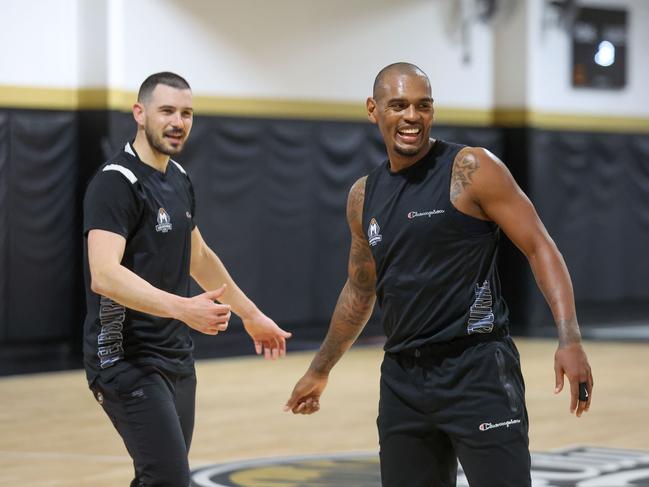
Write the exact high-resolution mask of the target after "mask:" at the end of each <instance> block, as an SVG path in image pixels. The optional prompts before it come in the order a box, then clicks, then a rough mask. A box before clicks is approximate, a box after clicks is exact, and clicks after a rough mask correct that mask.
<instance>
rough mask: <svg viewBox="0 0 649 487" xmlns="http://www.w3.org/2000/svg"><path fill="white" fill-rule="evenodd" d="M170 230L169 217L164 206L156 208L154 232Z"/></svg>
mask: <svg viewBox="0 0 649 487" xmlns="http://www.w3.org/2000/svg"><path fill="white" fill-rule="evenodd" d="M169 230H171V218H170V217H169V213H167V212H166V211H165V209H164V208H160V209H159V210H158V224H157V225H156V226H155V231H156V232H162V233H167V232H168V231H169Z"/></svg>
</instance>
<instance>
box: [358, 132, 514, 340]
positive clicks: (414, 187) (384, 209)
mask: <svg viewBox="0 0 649 487" xmlns="http://www.w3.org/2000/svg"><path fill="white" fill-rule="evenodd" d="M462 147H463V146H461V145H458V144H452V143H449V142H444V141H442V140H437V141H436V142H435V143H434V145H433V147H432V148H431V149H430V151H429V152H428V154H427V155H426V156H424V157H423V158H422V159H420V160H419V161H417V162H416V163H415V164H413V165H412V166H410V167H408V168H406V169H404V170H402V171H399V172H396V173H392V172H390V166H389V162H386V163H384V164H382V165H381V166H379V167H377V168H376V169H374V170H373V171H372V172H371V173H370V174H369V175H368V177H367V180H366V182H365V201H364V205H363V228H364V229H365V231H366V232H367V239H368V243H369V245H370V249H371V251H372V255H373V256H374V261H375V264H376V277H377V282H376V295H377V302H378V304H379V306H380V307H381V315H382V324H383V329H384V331H385V333H386V335H387V338H388V339H387V341H386V344H385V350H386V351H388V352H393V353H397V352H399V351H401V350H404V349H408V348H415V347H419V346H422V345H425V344H427V343H433V342H444V341H448V340H452V339H454V338H458V337H462V336H467V335H471V334H474V333H490V332H492V331H494V330H495V329H497V328H499V327H502V326H505V325H506V324H507V320H508V311H507V306H506V304H505V301H504V300H503V298H502V296H501V292H500V282H499V279H498V272H497V268H496V252H497V248H498V240H499V235H500V231H499V229H498V226H497V225H496V224H495V223H493V222H488V221H484V220H479V219H477V218H473V217H471V216H468V215H465V214H464V213H461V212H460V211H458V210H457V209H456V208H455V207H454V206H453V204H452V203H451V200H450V183H451V172H452V168H453V161H454V159H455V156H456V155H457V153H458V152H459V151H460V149H462Z"/></svg>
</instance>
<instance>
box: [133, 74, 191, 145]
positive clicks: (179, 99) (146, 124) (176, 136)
mask: <svg viewBox="0 0 649 487" xmlns="http://www.w3.org/2000/svg"><path fill="white" fill-rule="evenodd" d="M138 106H139V110H138V112H139V113H137V114H136V120H137V122H138V124H139V125H140V128H141V129H143V130H144V133H145V135H146V140H147V142H148V143H149V146H150V147H151V149H152V150H153V151H154V152H157V153H158V154H163V155H165V156H174V155H176V154H178V153H179V152H180V151H181V150H182V148H183V145H184V144H185V141H186V140H187V137H189V132H190V131H191V128H192V122H193V116H194V111H193V108H192V92H191V90H189V89H179V88H174V87H171V86H168V85H164V84H159V85H157V86H156V87H155V88H154V90H153V91H152V92H151V94H150V96H148V97H147V98H146V99H145V100H144V101H143V102H138V103H137V104H136V107H138Z"/></svg>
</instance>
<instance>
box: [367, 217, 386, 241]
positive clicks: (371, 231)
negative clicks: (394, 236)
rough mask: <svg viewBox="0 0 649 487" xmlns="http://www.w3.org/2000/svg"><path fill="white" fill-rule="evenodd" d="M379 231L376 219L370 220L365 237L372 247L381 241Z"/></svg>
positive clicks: (381, 237)
mask: <svg viewBox="0 0 649 487" xmlns="http://www.w3.org/2000/svg"><path fill="white" fill-rule="evenodd" d="M380 231H381V227H379V224H378V223H377V222H376V218H372V219H371V220H370V226H369V228H368V229H367V237H368V239H369V241H370V245H371V246H372V247H373V246H375V245H376V244H377V243H379V242H380V241H381V240H383V236H382V235H381V234H380V233H379V232H380Z"/></svg>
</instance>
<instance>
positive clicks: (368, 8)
mask: <svg viewBox="0 0 649 487" xmlns="http://www.w3.org/2000/svg"><path fill="white" fill-rule="evenodd" d="M509 3H510V4H512V3H513V4H517V5H518V8H517V9H516V10H515V13H514V15H513V16H511V17H510V18H503V19H499V21H498V22H495V23H494V24H492V25H485V24H483V23H479V22H474V23H472V24H471V27H470V29H469V32H470V46H469V52H470V54H471V62H470V63H464V62H463V60H462V54H463V50H462V47H461V42H460V35H459V34H460V30H459V17H458V10H459V9H460V8H461V7H462V6H464V7H466V6H467V5H469V6H470V5H472V0H400V1H398V2H397V1H394V0H327V1H323V0H272V1H268V0H238V1H234V2H233V1H225V0H137V1H128V2H127V1H126V0H21V1H16V0H0V12H2V14H1V16H2V17H1V18H2V25H3V28H2V29H0V43H1V45H3V46H8V48H7V47H6V48H4V49H2V50H0V66H2V69H0V89H1V88H2V85H20V86H35V87H39V86H40V87H47V88H52V87H62V88H72V89H75V88H94V87H109V88H113V89H120V90H128V91H135V90H136V89H137V88H138V86H139V84H140V82H141V81H142V80H143V79H144V77H145V76H147V75H148V74H150V73H152V72H155V71H159V70H173V71H177V72H179V73H180V74H182V75H184V76H185V77H186V78H187V79H188V80H189V81H190V83H191V84H192V86H193V88H194V91H195V93H197V94H201V95H213V96H220V97H243V98H270V99H295V100H315V101H322V100H331V101H341V102H353V103H356V102H359V103H360V102H362V101H363V100H364V99H365V97H366V96H367V95H368V94H369V93H370V90H371V85H372V81H373V78H374V76H375V74H376V72H377V71H378V70H379V69H380V68H381V67H382V66H384V65H386V64H388V63H391V62H394V61H398V60H405V61H411V62H414V63H416V64H418V65H419V66H421V67H422V68H423V69H424V70H425V71H426V72H427V73H428V74H429V75H430V78H431V81H432V85H433V92H434V93H433V94H434V96H435V98H436V100H437V103H438V105H441V106H443V107H450V108H467V109H475V110H490V109H492V108H494V107H505V108H528V109H531V110H535V111H545V112H564V113H590V114H607V115H621V116H625V115H631V116H644V117H647V116H649V99H648V97H649V94H648V93H649V89H647V87H648V86H649V56H647V55H646V54H644V53H643V49H644V47H645V46H647V45H649V28H647V27H646V26H647V25H649V0H588V1H587V2H586V0H584V1H583V3H587V4H588V5H596V4H597V5H623V6H626V7H627V8H628V9H629V11H630V16H629V18H630V22H631V24H630V32H631V36H630V37H631V48H630V49H629V59H628V65H629V78H628V86H627V88H626V89H625V90H623V91H619V92H615V91H599V90H587V89H586V90H585V89H580V90H575V89H573V88H572V87H571V86H570V78H569V76H570V67H569V62H570V51H569V49H570V44H569V39H568V36H567V35H566V34H565V33H563V32H560V31H559V30H556V29H554V30H550V31H546V32H544V33H542V32H541V20H540V19H541V14H542V6H543V5H544V3H545V0H510V1H509Z"/></svg>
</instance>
